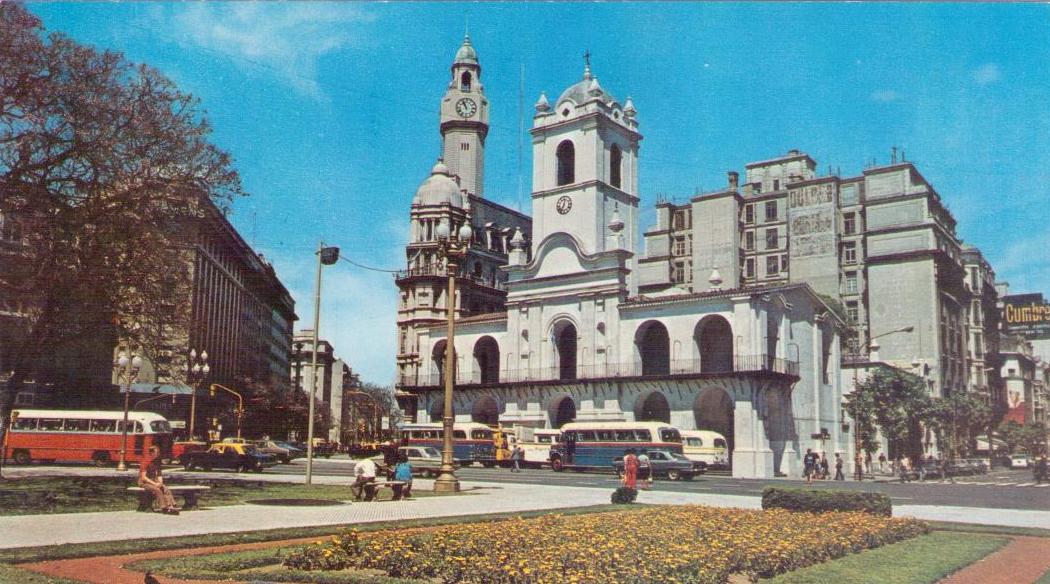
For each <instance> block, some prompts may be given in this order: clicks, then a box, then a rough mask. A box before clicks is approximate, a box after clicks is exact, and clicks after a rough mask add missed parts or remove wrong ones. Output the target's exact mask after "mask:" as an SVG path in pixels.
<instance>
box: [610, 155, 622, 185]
mask: <svg viewBox="0 0 1050 584" xmlns="http://www.w3.org/2000/svg"><path fill="white" fill-rule="evenodd" d="M622 166H623V151H621V150H620V147H619V146H618V145H616V144H613V145H612V148H610V149H609V184H611V185H612V186H614V187H616V188H622V187H621V183H622V182H623V180H622V179H621V173H622V171H621V167H622Z"/></svg>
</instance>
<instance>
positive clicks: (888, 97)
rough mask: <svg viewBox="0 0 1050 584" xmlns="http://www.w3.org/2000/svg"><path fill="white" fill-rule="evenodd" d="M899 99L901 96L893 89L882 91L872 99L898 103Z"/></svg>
mask: <svg viewBox="0 0 1050 584" xmlns="http://www.w3.org/2000/svg"><path fill="white" fill-rule="evenodd" d="M899 98H900V96H899V95H897V92H896V91H893V90H892V89H880V90H878V91H874V92H872V94H871V99H872V100H874V101H881V102H890V101H896V100H897V99H899Z"/></svg>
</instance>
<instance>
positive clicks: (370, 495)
mask: <svg viewBox="0 0 1050 584" xmlns="http://www.w3.org/2000/svg"><path fill="white" fill-rule="evenodd" d="M405 484H406V483H405V481H386V482H382V483H365V485H364V494H365V501H375V499H376V495H377V494H378V493H379V491H380V490H382V489H390V492H391V493H392V494H393V500H395V501H399V500H401V491H402V489H404V487H405Z"/></svg>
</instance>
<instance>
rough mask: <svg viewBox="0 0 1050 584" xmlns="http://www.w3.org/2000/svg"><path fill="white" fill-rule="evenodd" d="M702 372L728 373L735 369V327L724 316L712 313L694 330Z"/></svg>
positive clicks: (701, 320) (697, 324)
mask: <svg viewBox="0 0 1050 584" xmlns="http://www.w3.org/2000/svg"><path fill="white" fill-rule="evenodd" d="M693 340H694V342H695V347H696V355H697V356H698V357H699V358H700V372H701V373H728V372H731V371H732V370H733V327H732V326H730V325H729V321H728V320H726V319H725V317H724V316H721V315H718V314H710V315H708V316H705V317H704V318H702V319H700V322H698V323H696V328H695V329H694V330H693Z"/></svg>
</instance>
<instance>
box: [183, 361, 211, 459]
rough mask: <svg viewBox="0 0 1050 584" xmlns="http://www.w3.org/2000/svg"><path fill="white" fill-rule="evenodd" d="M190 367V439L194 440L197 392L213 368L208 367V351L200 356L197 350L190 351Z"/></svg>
mask: <svg viewBox="0 0 1050 584" xmlns="http://www.w3.org/2000/svg"><path fill="white" fill-rule="evenodd" d="M187 366H188V367H189V373H188V375H187V377H189V381H190V383H191V384H192V385H193V393H191V394H190V428H189V434H190V436H189V438H190V440H193V427H194V422H195V421H196V420H197V392H198V391H199V390H200V388H201V383H203V382H204V378H205V377H207V376H208V372H209V371H211V367H210V366H209V365H208V351H201V352H200V355H198V354H197V349H190V362H189V363H188V364H187Z"/></svg>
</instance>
